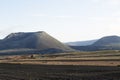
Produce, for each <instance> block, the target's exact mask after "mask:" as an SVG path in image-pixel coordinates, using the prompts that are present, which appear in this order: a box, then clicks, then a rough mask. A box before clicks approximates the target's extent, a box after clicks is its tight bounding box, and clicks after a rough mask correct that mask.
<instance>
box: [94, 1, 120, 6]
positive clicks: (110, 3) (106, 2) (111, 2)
mask: <svg viewBox="0 0 120 80" xmlns="http://www.w3.org/2000/svg"><path fill="white" fill-rule="evenodd" d="M92 2H94V3H99V4H103V5H106V6H119V5H120V0H92Z"/></svg>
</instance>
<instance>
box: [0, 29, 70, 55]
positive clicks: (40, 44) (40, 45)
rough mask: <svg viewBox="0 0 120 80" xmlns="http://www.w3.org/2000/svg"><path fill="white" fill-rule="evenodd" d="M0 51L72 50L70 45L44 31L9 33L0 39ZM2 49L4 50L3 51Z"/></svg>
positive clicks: (44, 51)
mask: <svg viewBox="0 0 120 80" xmlns="http://www.w3.org/2000/svg"><path fill="white" fill-rule="evenodd" d="M0 50H2V51H0V53H1V52H2V53H3V52H8V53H9V52H10V51H11V52H16V51H18V52H20V51H22V52H25V51H26V52H27V51H29V52H31V53H32V52H35V51H37V52H41V53H49V52H50V53H52V52H64V51H72V49H71V48H70V47H68V46H67V45H64V44H63V43H61V42H59V41H58V40H56V39H55V38H53V37H51V36H50V35H49V34H47V33H46V32H44V31H40V32H29V33H24V32H20V33H11V34H10V35H8V36H7V37H5V38H4V39H3V40H1V41H0ZM3 50H4V51H3Z"/></svg>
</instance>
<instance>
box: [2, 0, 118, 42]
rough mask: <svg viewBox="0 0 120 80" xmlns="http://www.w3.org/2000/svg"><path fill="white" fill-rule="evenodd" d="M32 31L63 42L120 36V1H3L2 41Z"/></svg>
mask: <svg viewBox="0 0 120 80" xmlns="http://www.w3.org/2000/svg"><path fill="white" fill-rule="evenodd" d="M33 31H46V32H47V33H49V34H50V35H52V36H53V37H55V38H57V39H58V40H60V41H62V42H69V41H81V40H91V39H97V38H100V37H103V36H108V35H118V36H120V0H0V38H4V37H5V36H6V35H8V34H9V33H11V32H33Z"/></svg>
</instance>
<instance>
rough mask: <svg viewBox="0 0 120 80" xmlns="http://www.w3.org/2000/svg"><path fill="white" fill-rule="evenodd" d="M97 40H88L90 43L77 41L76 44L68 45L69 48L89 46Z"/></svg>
mask: <svg viewBox="0 0 120 80" xmlns="http://www.w3.org/2000/svg"><path fill="white" fill-rule="evenodd" d="M96 41H97V40H88V41H76V42H68V43H66V44H67V45H69V46H88V45H92V44H93V43H95V42H96Z"/></svg>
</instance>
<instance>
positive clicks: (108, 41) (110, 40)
mask: <svg viewBox="0 0 120 80" xmlns="http://www.w3.org/2000/svg"><path fill="white" fill-rule="evenodd" d="M93 46H120V37H119V36H107V37H103V38H101V39H99V40H98V41H96V42H95V43H94V44H93Z"/></svg>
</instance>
